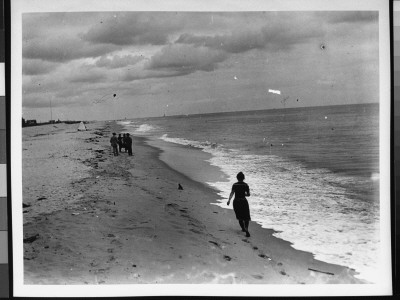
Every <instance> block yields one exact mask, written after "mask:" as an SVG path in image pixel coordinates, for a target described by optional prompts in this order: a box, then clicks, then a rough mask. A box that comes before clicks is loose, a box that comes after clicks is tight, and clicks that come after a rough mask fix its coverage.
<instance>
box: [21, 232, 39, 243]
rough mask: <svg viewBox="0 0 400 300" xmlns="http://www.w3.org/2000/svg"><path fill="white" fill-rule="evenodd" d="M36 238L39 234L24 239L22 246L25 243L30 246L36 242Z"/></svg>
mask: <svg viewBox="0 0 400 300" xmlns="http://www.w3.org/2000/svg"><path fill="white" fill-rule="evenodd" d="M38 237H39V234H35V235H33V236H31V237H28V238H26V239H24V244H26V243H29V244H31V243H33V242H34V241H36V240H37V239H38Z"/></svg>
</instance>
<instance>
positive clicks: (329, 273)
mask: <svg viewBox="0 0 400 300" xmlns="http://www.w3.org/2000/svg"><path fill="white" fill-rule="evenodd" d="M308 269H309V270H310V271H314V272H318V273H324V274H328V275H335V274H333V273H331V272H325V271H320V270H315V269H311V268H308Z"/></svg>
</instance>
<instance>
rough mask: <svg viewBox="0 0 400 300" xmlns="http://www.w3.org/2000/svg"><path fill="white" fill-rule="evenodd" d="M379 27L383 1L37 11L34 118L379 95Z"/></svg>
mask: <svg viewBox="0 0 400 300" xmlns="http://www.w3.org/2000/svg"><path fill="white" fill-rule="evenodd" d="M378 30H379V27H378V13H377V12H351V11H350V12H349V11H347V12H215V13H214V12H192V13H190V12H93V13H88V12H81V13H79V12H70V13H26V14H23V18H22V58H23V60H22V74H23V76H22V92H23V94H22V95H23V96H22V104H23V109H22V112H23V117H24V118H25V119H38V120H42V121H45V120H49V119H50V104H51V106H52V117H53V119H61V120H81V119H83V120H108V119H114V118H116V119H122V118H125V117H126V118H134V117H148V116H161V115H163V114H164V113H165V114H166V115H176V114H196V113H208V112H220V111H239V110H253V109H271V108H284V107H286V108H288V107H299V106H317V105H332V104H353V103H370V102H378V101H379V60H378V56H379V51H378V50H379V40H378ZM270 89H272V90H279V91H281V94H276V93H271V92H269V90H270Z"/></svg>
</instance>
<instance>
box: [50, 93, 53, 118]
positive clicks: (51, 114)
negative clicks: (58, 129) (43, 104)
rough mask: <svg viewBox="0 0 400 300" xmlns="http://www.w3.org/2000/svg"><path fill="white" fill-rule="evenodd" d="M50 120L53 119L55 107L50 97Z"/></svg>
mask: <svg viewBox="0 0 400 300" xmlns="http://www.w3.org/2000/svg"><path fill="white" fill-rule="evenodd" d="M50 120H53V109H52V107H51V98H50Z"/></svg>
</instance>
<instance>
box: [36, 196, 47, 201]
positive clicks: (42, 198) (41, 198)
mask: <svg viewBox="0 0 400 300" xmlns="http://www.w3.org/2000/svg"><path fill="white" fill-rule="evenodd" d="M44 199H47V198H46V197H40V198H37V201H41V200H44Z"/></svg>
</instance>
